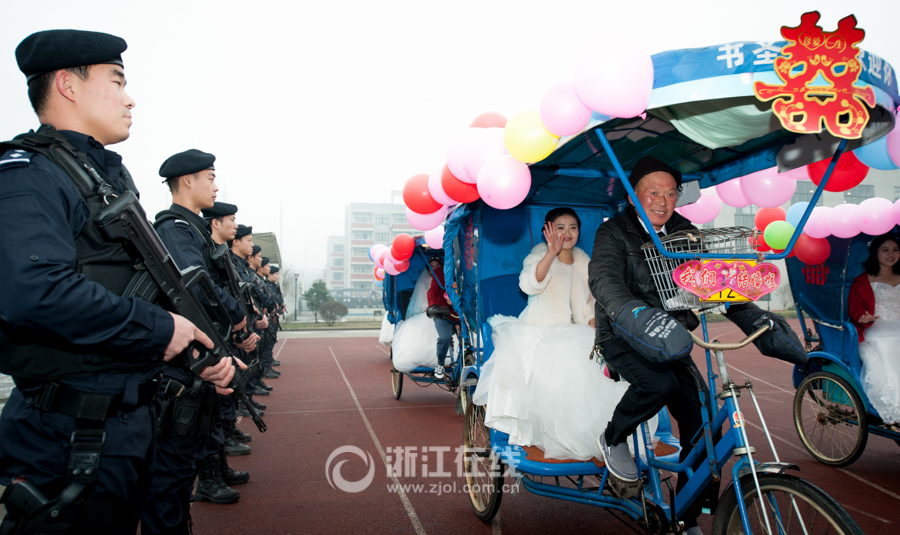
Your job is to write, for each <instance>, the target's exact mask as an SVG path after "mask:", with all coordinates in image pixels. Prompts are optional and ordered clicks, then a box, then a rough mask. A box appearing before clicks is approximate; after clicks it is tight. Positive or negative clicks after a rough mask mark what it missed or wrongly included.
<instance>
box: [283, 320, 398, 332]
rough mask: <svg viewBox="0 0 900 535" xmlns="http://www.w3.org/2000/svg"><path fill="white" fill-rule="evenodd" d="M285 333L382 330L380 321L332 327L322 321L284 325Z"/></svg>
mask: <svg viewBox="0 0 900 535" xmlns="http://www.w3.org/2000/svg"><path fill="white" fill-rule="evenodd" d="M281 328H282V329H283V330H285V331H346V330H351V329H352V330H356V329H381V322H380V321H345V322H337V323H335V324H334V325H332V326H329V325H328V324H327V323H325V322H322V321H320V322H319V323H282V324H281Z"/></svg>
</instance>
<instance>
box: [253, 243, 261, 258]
mask: <svg viewBox="0 0 900 535" xmlns="http://www.w3.org/2000/svg"><path fill="white" fill-rule="evenodd" d="M261 251H262V247H260V246H259V245H254V246H253V252H252V253H250V256H256V255H258V254H259V253H260V252H261Z"/></svg>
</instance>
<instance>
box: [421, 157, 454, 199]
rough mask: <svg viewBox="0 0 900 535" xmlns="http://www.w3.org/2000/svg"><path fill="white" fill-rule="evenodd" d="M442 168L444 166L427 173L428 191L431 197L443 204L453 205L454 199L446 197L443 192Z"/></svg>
mask: <svg viewBox="0 0 900 535" xmlns="http://www.w3.org/2000/svg"><path fill="white" fill-rule="evenodd" d="M443 168H444V166H441V169H438V170H437V171H435V172H434V173H431V174H430V175H428V193H430V194H431V198H432V199H434V200H436V201H437V202H439V203H441V204H443V205H444V206H455V205H456V204H457V203H456V201H454V200H453V199H451V198H450V197H448V196H447V194H446V193H445V192H444V187H443V186H441V170H443Z"/></svg>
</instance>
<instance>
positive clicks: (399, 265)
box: [394, 260, 409, 272]
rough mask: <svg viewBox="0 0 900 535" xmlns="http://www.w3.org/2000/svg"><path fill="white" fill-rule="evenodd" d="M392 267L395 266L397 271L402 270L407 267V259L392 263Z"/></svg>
mask: <svg viewBox="0 0 900 535" xmlns="http://www.w3.org/2000/svg"><path fill="white" fill-rule="evenodd" d="M394 267H395V268H397V271H400V272H403V271H406V270H407V269H409V260H404V261H403V262H400V263H399V264H394Z"/></svg>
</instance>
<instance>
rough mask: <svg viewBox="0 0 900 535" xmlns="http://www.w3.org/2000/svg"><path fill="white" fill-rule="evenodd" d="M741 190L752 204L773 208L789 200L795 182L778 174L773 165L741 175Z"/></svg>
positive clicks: (795, 186) (795, 188)
mask: <svg viewBox="0 0 900 535" xmlns="http://www.w3.org/2000/svg"><path fill="white" fill-rule="evenodd" d="M741 191H742V192H743V193H744V197H746V198H747V200H748V201H750V202H751V203H752V204H755V205H757V206H760V207H762V208H775V207H776V206H781V205H782V204H784V203H786V202H788V201H789V200H791V197H792V196H793V195H794V192H795V191H797V182H795V181H794V180H791V179H790V178H788V177H786V176H784V175H779V174H778V170H777V169H776V168H774V167H772V168H770V169H763V170H762V171H757V172H755V173H750V174H749V175H746V176H742V177H741Z"/></svg>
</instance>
